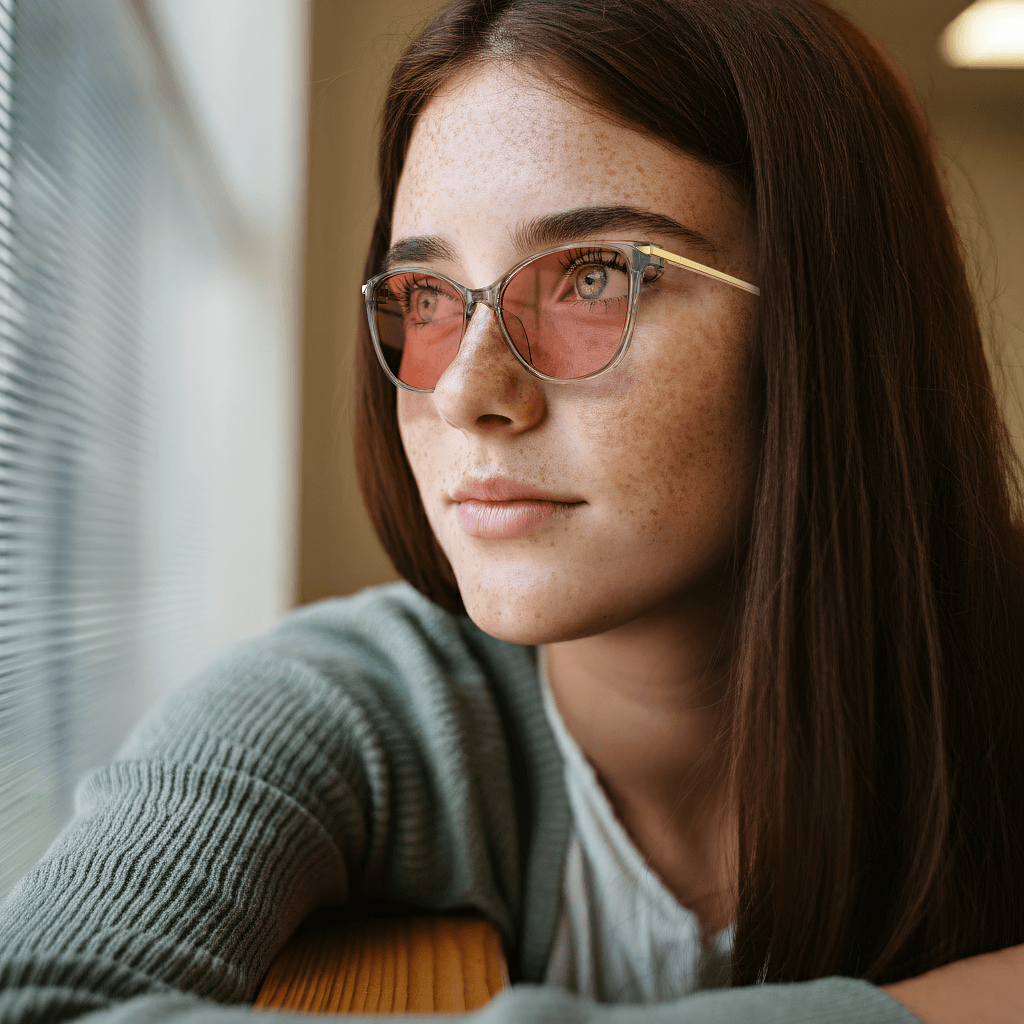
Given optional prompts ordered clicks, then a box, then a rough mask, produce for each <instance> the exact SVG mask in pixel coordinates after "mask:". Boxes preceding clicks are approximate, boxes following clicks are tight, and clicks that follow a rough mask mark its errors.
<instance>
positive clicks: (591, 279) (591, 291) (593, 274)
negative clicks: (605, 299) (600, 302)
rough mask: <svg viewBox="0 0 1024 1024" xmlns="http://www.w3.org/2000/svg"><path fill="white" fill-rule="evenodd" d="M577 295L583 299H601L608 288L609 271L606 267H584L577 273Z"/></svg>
mask: <svg viewBox="0 0 1024 1024" xmlns="http://www.w3.org/2000/svg"><path fill="white" fill-rule="evenodd" d="M575 284H576V294H577V295H578V296H579V297H580V298H581V299H588V300H591V301H592V300H594V299H599V298H601V296H602V295H603V294H604V292H605V290H606V289H607V287H608V270H607V269H606V268H605V267H600V266H597V267H583V269H582V270H579V271H577V273H576V282H575Z"/></svg>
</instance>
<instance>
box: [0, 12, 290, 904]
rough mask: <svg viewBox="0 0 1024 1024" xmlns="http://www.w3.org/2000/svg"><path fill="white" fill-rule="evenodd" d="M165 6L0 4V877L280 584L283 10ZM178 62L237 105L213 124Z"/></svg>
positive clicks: (9, 874) (284, 353) (285, 524)
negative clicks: (207, 13)
mask: <svg viewBox="0 0 1024 1024" xmlns="http://www.w3.org/2000/svg"><path fill="white" fill-rule="evenodd" d="M167 3H173V4H175V5H178V4H179V0H167ZM164 6H165V5H164V0H159V2H158V0H0V898H2V897H3V895H4V894H5V893H6V892H7V891H8V890H9V889H10V887H11V886H12V885H14V884H15V883H16V881H17V879H18V878H19V877H20V876H21V875H22V874H23V873H24V872H25V871H26V870H28V868H29V867H31V866H32V864H33V863H35V862H36V861H37V860H38V859H39V858H40V856H42V855H43V853H44V852H45V850H46V848H47V846H48V845H49V843H50V842H51V841H52V839H53V838H54V836H55V835H56V834H57V832H58V831H59V829H60V827H61V826H62V825H63V823H64V822H65V821H66V820H67V818H68V816H69V815H70V813H71V804H72V799H73V791H74V788H75V786H76V784H77V781H78V780H79V779H80V778H81V776H82V775H83V774H84V773H85V772H86V771H87V770H88V769H90V768H91V767H93V766H96V765H99V764H102V763H105V762H106V761H108V760H109V759H110V758H111V756H112V755H113V754H114V753H115V752H116V749H117V747H118V746H119V744H120V743H121V742H122V740H123V739H124V737H125V735H126V734H127V732H128V731H129V729H130V727H131V725H132V724H133V723H134V722H135V721H136V720H137V719H138V718H139V716H140V715H141V714H142V713H143V712H144V711H145V710H146V709H147V708H148V707H149V706H150V705H151V704H153V702H154V701H157V700H159V699H160V698H161V697H162V696H163V695H165V694H167V693H169V692H170V691H172V690H173V689H174V688H175V687H176V686H177V685H179V684H180V683H181V682H183V681H185V680H186V679H187V678H189V677H191V676H193V675H194V674H195V673H196V672H198V671H199V670H201V669H202V668H203V667H204V666H205V665H206V664H207V663H209V661H210V660H211V659H212V658H213V657H214V656H216V654H217V653H219V652H220V651H222V650H223V649H224V648H225V647H226V646H227V645H229V644H231V643H233V642H234V641H236V640H237V639H239V638H241V637H244V636H247V635H250V634H252V633H254V632H257V631H258V630H260V629H262V628H265V627H266V626H267V625H269V624H270V623H271V622H273V621H274V620H275V619H276V618H277V616H278V615H280V613H281V612H282V611H283V610H284V609H286V608H287V607H288V606H289V604H290V597H291V564H292V563H291V522H290V519H289V516H290V509H291V508H292V506H293V502H294V491H293V489H292V485H291V483H290V481H291V479H292V477H293V466H292V464H291V461H290V459H291V455H290V454H289V453H291V452H292V451H294V449H295V444H296V425H295V423H296V418H295V415H294V412H295V410H294V405H293V404H292V403H293V399H292V397H291V394H292V392H291V389H290V385H289V380H291V379H292V373H293V369H292V364H293V353H294V344H295V338H294V336H293V327H292V324H293V323H294V319H293V316H292V312H291V311H292V310H293V309H294V308H295V305H294V304H295V302H296V297H295V291H296V285H297V277H296V275H294V272H293V264H292V262H291V259H292V254H293V253H294V252H295V239H296V237H297V230H298V229H297V225H298V223H299V215H300V209H301V208H300V206H299V203H298V201H297V200H298V187H299V186H298V182H299V171H298V166H299V161H300V148H299V140H300V137H301V130H300V127H299V126H301V124H302V123H303V110H302V107H301V102H302V101H301V98H300V97H301V95H302V88H301V85H300V83H301V82H302V80H303V77H304V71H305V68H304V65H303V57H302V54H301V50H300V46H301V43H300V42H299V41H300V39H301V36H302V29H301V25H302V13H301V12H302V6H301V5H299V4H295V5H281V4H278V3H276V0H246V2H245V4H244V5H240V4H235V5H234V6H233V7H231V8H230V11H233V12H234V14H233V15H231V17H233V18H235V19H238V18H242V17H245V18H246V19H247V20H246V26H247V33H248V34H246V33H242V34H241V41H240V40H239V38H238V37H239V33H238V32H236V31H234V23H233V22H232V21H231V18H230V17H229V18H227V19H226V20H225V19H224V18H221V20H220V21H219V22H218V21H217V18H212V19H210V20H207V19H205V18H199V17H196V18H191V19H190V18H185V19H184V20H183V21H181V20H179V22H177V23H176V26H177V28H176V30H175V31H176V33H177V34H176V35H174V34H171V33H169V30H168V28H167V23H165V22H164V21H163V20H162V17H161V11H162V10H163V8H164ZM225 10H228V8H224V7H222V8H220V9H219V14H221V15H223V14H224V12H225ZM230 11H229V13H230ZM174 13H175V15H176V16H177V15H178V14H180V7H178V6H176V7H175V8H174ZM250 15H252V17H250ZM218 25H220V29H221V32H220V36H217V35H216V32H214V31H213V30H214V29H216V28H217V26H218ZM190 32H195V33H196V36H197V38H196V39H193V40H191V43H190V40H189V38H187V33H190ZM211 32H212V33H213V35H212V37H211ZM211 38H213V40H214V44H213V45H214V47H215V48H214V49H213V50H212V51H211V50H210V42H211ZM174 39H178V40H179V42H182V43H183V44H188V45H192V47H193V53H192V56H193V58H195V57H196V53H199V54H202V53H206V54H207V56H208V57H209V58H210V61H209V62H208V63H207V65H206V66H205V69H204V67H203V66H201V63H199V62H197V59H193V60H192V62H191V64H189V65H188V66H189V67H190V69H191V70H190V71H189V74H190V75H191V76H192V78H191V79H189V80H186V79H185V77H184V72H183V71H182V68H183V67H184V66H185V65H182V64H180V63H179V62H178V51H176V50H175V45H174V41H173V40H174ZM203 74H205V75H206V77H205V78H203V77H202V76H203ZM254 76H258V83H257V84H258V88H253V87H250V84H249V83H250V82H252V81H253V79H254ZM189 81H192V82H193V84H196V83H198V86H201V87H202V88H203V89H205V90H206V92H205V93H203V95H204V96H205V97H207V99H208V98H209V96H210V95H211V94H213V95H216V96H218V97H219V96H220V95H221V92H222V91H223V93H224V95H234V96H236V97H240V98H244V99H245V101H246V102H247V103H249V104H250V106H244V105H243V106H242V107H240V108H239V109H240V110H241V113H242V114H245V116H244V117H242V116H236V117H233V118H231V119H229V120H228V121H225V120H224V119H223V118H221V119H220V121H218V122H217V125H218V132H217V134H216V136H215V139H216V141H214V137H213V136H211V135H210V134H209V133H208V132H207V130H206V128H205V125H206V124H207V121H205V120H204V116H205V115H201V114H200V113H199V112H198V111H199V108H198V107H197V105H196V104H195V103H194V101H193V99H192V94H191V92H190V89H189ZM261 88H262V89H263V94H262V99H261V94H260V89H261ZM232 89H233V90H234V92H232ZM211 90H212V93H211ZM285 96H291V97H292V100H291V101H290V102H283V101H282V97H285ZM268 99H269V100H274V102H268ZM250 111H258V114H256V113H254V114H253V115H252V116H249V115H250ZM236 113H237V111H236ZM246 133H248V134H246ZM232 147H234V148H232ZM240 152H241V153H247V154H249V157H248V158H247V159H246V160H245V162H244V165H243V169H245V170H247V171H251V173H250V174H249V175H248V177H247V178H245V180H244V181H243V182H242V184H244V185H246V188H247V190H248V191H246V192H245V194H246V195H248V196H249V197H250V200H251V201H250V202H249V203H247V204H246V205H245V206H244V208H243V206H241V205H239V198H238V194H237V193H238V191H239V189H240V188H241V186H240V185H238V183H237V182H236V184H235V185H232V184H230V181H231V180H233V179H229V178H228V177H227V176H226V175H225V172H224V166H225V160H226V157H225V154H226V153H233V154H234V155H235V156H236V157H237V156H238V153H240ZM237 169H238V168H236V170H237ZM236 177H238V175H236ZM243 191H245V190H243ZM253 197H259V201H257V200H256V199H255V198H253ZM287 211H291V212H290V213H289V212H287ZM289 225H293V226H292V227H290V226H289ZM293 232H294V233H293Z"/></svg>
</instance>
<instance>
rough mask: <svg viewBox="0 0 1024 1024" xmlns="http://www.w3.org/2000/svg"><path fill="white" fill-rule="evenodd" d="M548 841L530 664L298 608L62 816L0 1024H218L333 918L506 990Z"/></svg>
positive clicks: (900, 1013)
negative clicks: (495, 976) (400, 906)
mask: <svg viewBox="0 0 1024 1024" xmlns="http://www.w3.org/2000/svg"><path fill="white" fill-rule="evenodd" d="M568 831H569V809H568V803H567V800H566V796H565V791H564V786H563V779H562V764H561V760H560V757H559V754H558V750H557V748H556V746H555V742H554V738H553V736H552V735H551V731H550V728H549V726H548V723H547V721H546V719H545V716H544V710H543V707H542V704H541V698H540V692H539V688H538V683H537V674H536V665H535V656H534V652H533V650H532V649H530V648H524V647H517V646H515V645H512V644H507V643H503V642H501V641H498V640H495V639H493V638H492V637H489V636H487V635H486V634H484V633H482V632H481V631H480V630H479V629H477V628H476V627H475V626H474V625H473V624H472V623H471V622H470V621H469V619H466V618H453V617H451V616H450V615H447V614H446V613H444V612H442V611H441V610H440V609H438V608H437V607H435V606H434V605H432V604H430V603H429V602H428V601H427V600H426V599H424V598H423V597H421V596H420V595H419V594H417V593H416V592H415V591H414V590H413V589H412V588H411V587H408V586H407V585H405V584H399V585H393V586H387V587H380V588H377V589H374V590H369V591H365V592H363V593H362V594H359V595H357V596H356V597H352V598H346V599H341V600H334V601H325V602H322V603H320V604H317V605H313V606H310V607H308V608H304V609H302V610H300V611H298V612H296V613H294V614H292V615H290V616H289V617H287V618H286V619H285V620H284V621H283V622H282V623H281V624H280V625H279V626H278V627H277V628H276V629H274V630H273V631H272V632H271V633H269V634H268V635H267V636H265V637H262V638H260V639H257V640H254V641H251V642H248V643H246V644H244V645H242V646H240V647H239V648H237V649H236V650H235V651H234V652H233V653H232V654H231V655H230V656H229V657H227V658H225V659H224V660H222V661H221V662H220V663H219V664H217V665H215V666H214V667H213V668H212V669H211V670H210V671H209V672H207V673H206V674H205V675H204V676H203V677H201V678H200V679H199V680H197V682H196V683H194V684H193V685H191V686H189V687H187V688H185V689H183V690H181V691H179V692H177V693H176V694H174V695H173V697H171V698H170V699H169V700H168V701H166V702H165V704H164V706H163V707H161V708H159V709H158V710H157V711H156V712H155V713H154V714H152V715H151V716H149V718H148V719H146V720H145V721H144V722H143V723H142V724H141V725H140V727H139V728H138V729H137V730H136V731H135V733H134V735H133V736H132V737H131V738H130V739H129V741H128V742H127V743H126V745H125V747H124V748H123V750H122V751H121V753H120V755H119V756H118V758H117V760H116V761H115V762H114V763H113V764H112V765H110V766H108V767H105V768H102V769H100V770H98V771H95V772H93V773H92V774H90V775H89V776H87V777H86V778H85V780H84V781H83V782H82V784H81V785H80V787H79V789H78V793H77V798H76V806H75V814H74V818H73V820H72V821H71V823H70V824H69V825H68V827H67V828H66V829H65V830H64V831H63V832H62V833H61V835H60V836H58V838H57V839H56V840H55V842H54V843H53V845H52V846H51V847H50V849H49V850H48V851H47V853H46V855H45V856H44V858H43V859H42V861H41V862H40V863H39V864H38V865H37V866H36V867H35V868H34V869H33V870H32V871H30V872H29V873H28V874H27V875H26V876H25V878H24V879H22V881H21V882H20V883H19V884H18V885H17V886H16V887H15V888H14V890H13V891H12V892H11V893H10V895H9V896H8V898H7V899H6V900H5V901H4V903H3V904H2V905H0V1021H5V1022H6V1021H10V1022H12V1024H14V1022H17V1024H29V1022H37V1021H56V1020H63V1019H67V1018H72V1017H79V1016H82V1015H84V1014H87V1013H94V1014H95V1016H94V1017H93V1018H92V1020H93V1021H94V1022H95V1024H114V1022H115V1021H117V1022H124V1024H142V1022H151V1021H154V1022H155V1021H157V1020H160V1021H167V1022H168V1024H171V1022H173V1024H199V1022H201V1021H202V1022H209V1024H228V1022H229V1021H230V1020H232V1019H234V1018H236V1017H238V1016H240V1015H243V1014H244V1015H248V1014H249V1013H250V1012H251V1011H250V1010H249V1008H248V1007H247V1006H245V1005H244V1004H246V1003H249V1002H251V1001H252V1000H253V998H254V997H255V994H256V991H257V988H258V986H259V984H260V981H261V979H262V977H263V975H264V973H265V971H266V969H267V966H268V964H269V963H270V961H271V959H272V957H273V956H274V954H275V953H276V952H277V950H278V949H279V948H280V947H281V945H282V944H283V943H284V942H285V941H286V940H287V938H288V937H289V936H290V935H291V934H292V932H293V931H294V930H295V928H296V927H297V925H298V924H299V923H300V922H301V921H302V919H303V918H304V917H306V916H307V915H308V914H309V913H311V912H312V911H313V910H315V909H316V908H318V907H321V906H324V905H329V904H337V903H341V902H343V901H345V900H348V899H350V898H352V899H356V898H365V899H389V900H398V901H402V902H406V903H413V904H418V905H420V906H424V907H429V908H438V909H449V908H456V907H473V908H476V909H478V910H480V911H481V912H483V913H484V914H485V915H487V916H488V917H489V918H490V919H491V920H492V921H494V922H495V923H496V924H497V925H498V927H499V928H500V929H501V932H502V934H503V935H504V938H505V943H506V949H507V950H508V953H509V964H510V970H511V972H512V975H513V980H517V979H518V980H519V981H520V982H524V983H529V982H539V981H540V979H541V978H542V976H543V973H544V969H545V965H546V962H547V957H548V953H549V950H550V947H551V943H552V940H553V936H554V930H555V924H556V913H557V910H558V897H559V892H560V887H561V880H562V871H563V860H564V855H565V848H566V842H567V836H568ZM225 1004H234V1005H225ZM477 1016H478V1017H479V1018H480V1019H481V1021H483V1020H487V1021H492V1020H493V1021H497V1020H500V1021H502V1022H506V1021H512V1020H516V1021H529V1022H533V1021H537V1022H540V1021H548V1020H555V1019H558V1020H559V1021H593V1022H595V1024H596V1022H598V1021H608V1022H609V1024H612V1022H614V1024H627V1022H633V1021H635V1022H636V1024H656V1022H660V1021H662V1020H664V1021H666V1022H667V1021H670V1020H671V1021H673V1022H675V1024H697V1022H708V1024H710V1022H721V1024H725V1022H741V1021H758V1022H772V1021H778V1022H782V1021H785V1022H786V1024H812V1022H821V1024H824V1022H826V1021H827V1022H828V1024H842V1022H850V1024H854V1022H856V1024H909V1022H913V1021H915V1020H916V1019H917V1018H915V1017H914V1016H913V1015H912V1014H910V1013H909V1012H908V1011H907V1010H906V1009H905V1008H904V1007H902V1006H901V1005H900V1004H898V1003H897V1002H895V1001H894V1000H892V999H890V998H889V997H888V996H887V995H885V993H884V992H882V991H881V990H880V989H878V988H876V987H875V986H873V985H871V984H869V983H868V982H865V981H862V980H857V979H852V978H826V979H823V980H819V981H814V982H808V983H802V984H795V985H764V986H755V987H751V988H740V989H727V990H721V991H717V992H706V993H699V994H696V995H694V996H690V997H688V998H685V999H683V1000H680V1001H678V1002H675V1003H665V1004H659V1005H657V1006H645V1007H644V1006H641V1007H637V1006H619V1007H614V1006H598V1005H596V1004H594V1003H591V1002H588V1001H587V1000H583V999H579V998H576V997H573V996H571V995H568V994H567V993H564V992H561V991H558V990H556V989H553V988H549V987H538V986H537V985H530V984H518V985H516V986H514V987H513V990H512V991H511V992H510V993H507V994H505V995H503V996H501V997H499V998H497V999H495V1000H493V1001H492V1002H491V1003H490V1004H489V1005H488V1006H487V1007H486V1008H485V1009H484V1010H482V1011H479V1013H478V1014H477ZM261 1019H263V1018H261ZM295 1019H296V1020H299V1019H300V1018H299V1017H298V1016H296V1018H295ZM378 1019H379V1018H378Z"/></svg>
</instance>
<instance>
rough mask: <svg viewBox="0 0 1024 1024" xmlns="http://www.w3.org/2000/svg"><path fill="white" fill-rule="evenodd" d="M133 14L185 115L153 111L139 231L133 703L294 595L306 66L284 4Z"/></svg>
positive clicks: (301, 14) (174, 3)
mask: <svg viewBox="0 0 1024 1024" xmlns="http://www.w3.org/2000/svg"><path fill="white" fill-rule="evenodd" d="M126 6H127V5H126ZM149 10H150V13H151V16H152V18H153V23H154V25H155V27H156V30H157V33H158V35H159V37H160V39H161V40H162V43H163V47H164V49H165V51H166V55H167V57H168V58H169V63H170V65H171V68H172V71H173V73H174V74H175V75H176V77H177V84H178V88H179V92H180V94H181V95H182V96H183V97H184V100H185V106H186V108H187V118H186V120H187V121H189V122H190V123H188V124H185V125H183V124H182V123H181V117H180V113H181V112H180V111H178V116H177V117H176V115H175V112H174V111H173V110H169V109H168V110H165V114H166V116H167V120H168V124H169V126H170V127H169V128H168V134H169V136H171V138H170V145H171V149H172V150H173V151H174V152H175V153H176V154H177V162H176V165H175V166H171V167H168V168H166V169H164V171H163V172H162V173H161V172H160V171H158V172H157V173H156V174H155V176H154V186H153V200H152V203H151V209H150V218H151V223H150V227H149V232H148V244H147V260H148V265H147V273H146V278H147V282H148V288H149V297H148V300H147V303H146V307H147V312H148V340H149V345H150V353H151V360H152V369H153V372H152V380H153V384H154V393H153V395H152V400H151V407H152V410H153V415H154V433H153V439H154V451H153V457H152V459H151V463H150V465H151V472H150V478H149V485H148V493H147V504H148V509H149V511H148V516H147V521H148V526H149V529H148V531H147V538H148V544H147V560H148V564H147V566H146V575H147V577H148V578H149V579H150V580H151V584H152V589H151V597H152V600H151V602H150V607H149V610H148V612H149V614H148V617H147V629H146V634H147V635H146V636H145V638H144V642H143V645H142V649H143V659H144V661H145V662H146V665H145V667H144V670H143V678H144V680H145V684H144V685H145V688H146V692H145V693H144V694H143V695H141V696H142V698H143V703H144V704H148V703H149V702H150V701H151V700H152V699H154V698H156V697H158V696H160V695H161V694H162V693H164V692H166V691H167V690H168V689H170V688H173V687H174V686H176V685H178V684H179V683H181V682H182V681H184V680H185V679H187V678H188V677H190V676H192V675H193V674H194V673H195V672H197V671H199V670H200V669H201V668H202V667H203V666H204V665H205V664H206V663H208V662H209V661H210V660H211V658H212V657H214V656H215V655H216V654H217V653H218V652H219V651H221V650H223V649H224V648H225V647H226V646H228V645H229V644H231V643H232V642H233V641H236V640H238V639H240V638H243V637H245V636H248V635H251V634H253V633H256V632H259V631H261V630H263V629H265V628H266V627H268V626H269V625H270V624H271V623H273V622H274V620H275V619H277V618H278V617H279V616H280V614H281V613H282V612H283V611H285V610H286V609H287V608H289V607H290V606H291V604H292V601H293V593H294V562H295V547H296V541H295V534H296V526H295V520H296V510H297V479H298V400H297V396H298V351H299V344H298V309H299V301H298V289H299V281H300V276H299V269H300V268H299V262H300V253H301V237H300V235H301V219H302V213H303V205H302V199H301V197H302V185H303V183H304V176H305V166H304V160H305V122H306V114H305V102H306V80H307V77H308V72H307V62H308V58H307V24H306V13H307V12H306V6H305V4H304V3H302V2H300V0H216V2H215V3H210V2H202V0H152V2H151V3H150V4H149ZM154 93H155V94H158V93H159V90H158V89H156V88H155V87H154ZM164 93H166V90H164ZM161 102H163V103H164V106H165V108H166V107H167V97H166V95H163V99H162V101H161ZM197 195H198V197H199V200H200V205H199V206H198V207H197V206H196V197H197ZM190 211H191V212H190Z"/></svg>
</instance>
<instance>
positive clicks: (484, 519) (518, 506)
mask: <svg viewBox="0 0 1024 1024" xmlns="http://www.w3.org/2000/svg"><path fill="white" fill-rule="evenodd" d="M451 498H452V501H454V502H456V503H457V505H458V508H457V509H456V513H455V514H456V517H457V519H458V520H459V524H460V525H461V526H462V528H463V529H464V530H465V531H466V532H467V533H468V534H470V535H471V536H473V537H484V538H489V539H492V540H506V539H510V538H514V537H526V536H529V534H531V533H535V532H536V531H537V530H539V529H541V528H542V527H544V526H546V525H547V524H548V523H550V522H551V521H552V520H555V519H558V518H561V517H564V516H566V515H570V514H572V512H573V510H574V509H576V508H578V507H579V506H580V505H583V504H585V502H584V501H582V500H581V499H580V498H577V497H575V496H572V495H557V494H554V493H552V492H550V491H544V490H541V489H539V488H537V487H531V486H530V485H529V484H523V483H519V482H518V481H516V480H512V479H510V478H508V477H487V478H485V479H480V480H471V481H467V482H466V483H464V484H463V485H461V486H460V487H459V488H458V489H457V490H455V491H454V492H452V495H451Z"/></svg>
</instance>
